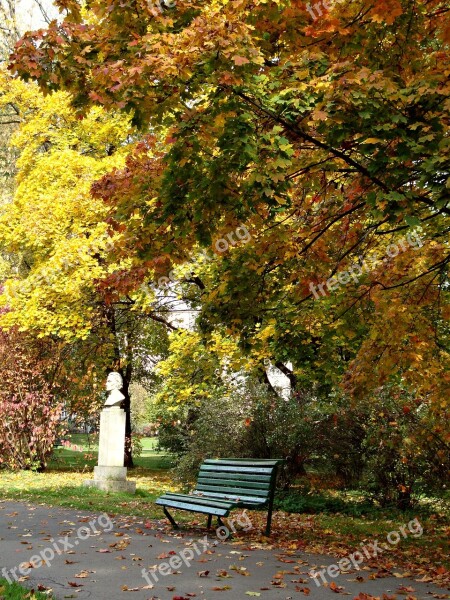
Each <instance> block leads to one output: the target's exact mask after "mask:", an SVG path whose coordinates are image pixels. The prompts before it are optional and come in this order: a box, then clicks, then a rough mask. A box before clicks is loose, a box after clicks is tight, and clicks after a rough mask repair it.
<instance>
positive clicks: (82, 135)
mask: <svg viewBox="0 0 450 600" xmlns="http://www.w3.org/2000/svg"><path fill="white" fill-rule="evenodd" d="M0 89H1V90H2V95H1V100H0V102H1V105H2V106H5V107H6V106H13V107H14V109H15V111H16V114H17V115H18V119H19V120H20V127H19V129H18V131H17V132H16V134H15V135H14V138H13V143H14V145H15V147H16V148H17V149H18V151H19V153H20V156H19V159H18V161H17V170H18V173H17V178H16V182H17V189H16V190H15V193H14V197H13V200H12V201H11V202H9V203H6V204H5V205H4V206H3V207H2V210H1V215H0V244H1V248H2V250H3V252H6V253H8V255H10V256H12V257H14V260H13V261H12V262H13V264H12V265H11V268H10V269H9V271H7V272H6V273H5V281H4V289H3V293H2V295H1V301H2V303H3V305H4V306H6V307H8V311H7V312H5V313H4V314H3V315H2V317H1V320H2V324H3V326H4V327H6V328H9V327H18V328H20V329H21V330H27V331H30V332H32V333H33V334H34V335H36V336H38V337H39V336H43V337H48V336H52V337H53V338H54V339H57V340H60V341H63V342H65V343H66V344H67V351H66V352H65V363H64V364H65V369H64V370H65V377H68V378H69V379H70V380H72V382H74V380H76V381H77V386H75V385H72V386H71V387H70V388H69V389H70V390H72V391H75V387H78V389H77V393H76V394H75V397H73V398H71V400H72V401H71V403H70V404H71V409H72V410H73V411H74V412H78V413H82V414H90V413H92V412H96V411H98V409H99V405H100V403H101V400H102V397H101V395H100V393H99V392H100V390H101V389H102V387H103V380H104V378H105V377H106V374H107V371H108V370H111V369H114V370H118V371H119V372H120V373H121V374H122V375H123V378H124V388H123V393H124V395H125V401H124V408H125V410H126V413H127V438H128V439H129V438H130V436H131V415H130V394H129V385H130V383H131V379H132V375H133V360H134V355H135V349H137V348H139V347H140V346H142V345H143V344H145V340H143V339H142V338H145V334H144V333H143V332H144V331H149V327H148V326H147V325H146V321H147V320H148V319H150V320H151V317H152V316H154V318H155V319H157V324H156V327H157V328H159V330H160V331H161V330H164V325H163V324H164V320H163V319H161V318H159V317H158V316H157V315H156V314H153V313H151V312H150V308H148V309H147V310H146V311H143V310H136V311H135V310H134V304H135V302H134V301H133V299H131V298H126V297H123V296H122V297H121V296H120V295H115V294H114V290H113V289H111V287H110V286H108V285H105V283H104V281H105V280H106V278H107V276H109V275H110V274H114V273H115V272H116V271H118V272H120V271H121V270H123V269H124V265H123V264H121V262H120V261H118V262H116V261H114V260H111V259H110V250H111V249H112V248H113V247H114V245H115V244H120V239H121V234H120V232H118V233H117V234H116V235H110V232H109V231H108V224H107V214H108V207H107V206H106V205H105V204H104V203H103V202H102V201H101V200H98V199H94V198H92V197H91V195H90V186H91V185H92V183H93V182H94V181H95V180H96V179H97V178H98V177H100V176H101V175H102V174H104V173H105V172H107V171H108V170H110V169H111V168H113V167H114V166H116V165H122V164H123V160H124V159H123V157H124V154H125V153H126V144H127V136H128V135H129V134H130V132H131V130H130V126H129V119H128V118H127V117H126V116H121V115H117V116H111V115H108V114H107V113H106V112H105V111H104V110H103V109H101V108H93V109H92V111H91V112H90V114H89V116H87V117H86V118H85V119H83V120H82V121H80V120H79V119H77V117H76V114H75V113H74V112H73V110H72V109H71V107H70V104H69V101H68V95H67V94H66V93H57V94H53V95H51V96H47V97H44V96H43V95H42V94H40V93H39V91H38V90H37V88H36V86H35V85H33V84H24V83H23V82H21V81H20V80H14V79H13V78H12V77H10V76H9V75H7V74H6V73H4V72H2V73H0ZM149 293H152V292H151V291H150V290H149ZM154 337H155V335H154ZM69 365H70V367H69ZM130 448H131V446H130V445H129V444H128V445H127V461H128V466H131V465H132V457H131V449H130Z"/></svg>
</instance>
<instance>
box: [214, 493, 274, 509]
mask: <svg viewBox="0 0 450 600" xmlns="http://www.w3.org/2000/svg"><path fill="white" fill-rule="evenodd" d="M202 493H203V494H204V496H205V498H206V497H208V498H211V499H212V498H217V499H220V498H223V499H224V500H230V501H232V502H235V503H236V504H239V505H240V506H243V505H244V504H257V505H258V506H264V505H265V504H266V503H267V498H258V497H257V496H244V495H241V496H234V495H232V494H221V493H219V492H202Z"/></svg>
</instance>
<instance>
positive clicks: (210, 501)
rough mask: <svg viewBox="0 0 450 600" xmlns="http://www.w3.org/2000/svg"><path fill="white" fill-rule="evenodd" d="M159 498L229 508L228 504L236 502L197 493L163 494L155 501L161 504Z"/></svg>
mask: <svg viewBox="0 0 450 600" xmlns="http://www.w3.org/2000/svg"><path fill="white" fill-rule="evenodd" d="M160 500H163V501H165V500H174V501H177V502H187V503H190V504H198V505H201V506H215V507H216V508H226V507H228V508H229V507H230V505H232V504H236V502H235V501H234V500H233V499H230V500H227V499H226V498H225V497H223V496H221V497H218V498H217V499H216V500H215V499H214V498H209V497H208V498H206V497H203V496H199V495H197V494H164V496H162V497H161V498H158V500H157V501H156V502H157V504H162V503H161V502H159V501H160Z"/></svg>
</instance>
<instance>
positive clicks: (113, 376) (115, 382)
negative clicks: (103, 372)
mask: <svg viewBox="0 0 450 600" xmlns="http://www.w3.org/2000/svg"><path fill="white" fill-rule="evenodd" d="M122 388H123V379H122V375H121V374H120V373H117V371H113V372H112V373H110V374H109V375H108V377H107V379H106V391H107V392H112V391H113V390H120V389H122Z"/></svg>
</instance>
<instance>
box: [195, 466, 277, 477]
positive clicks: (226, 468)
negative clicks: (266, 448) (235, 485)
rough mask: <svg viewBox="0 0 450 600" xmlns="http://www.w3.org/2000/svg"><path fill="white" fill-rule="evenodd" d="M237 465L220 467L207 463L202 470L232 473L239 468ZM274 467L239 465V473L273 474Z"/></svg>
mask: <svg viewBox="0 0 450 600" xmlns="http://www.w3.org/2000/svg"><path fill="white" fill-rule="evenodd" d="M237 468H238V467H237V465H223V466H222V465H220V467H219V466H218V465H205V464H203V465H202V466H201V467H200V470H201V471H208V472H210V473H214V472H215V471H218V472H222V473H223V472H230V473H236V469H237ZM272 469H273V467H269V468H267V467H261V466H258V467H239V473H250V474H252V473H261V475H271V473H272Z"/></svg>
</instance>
